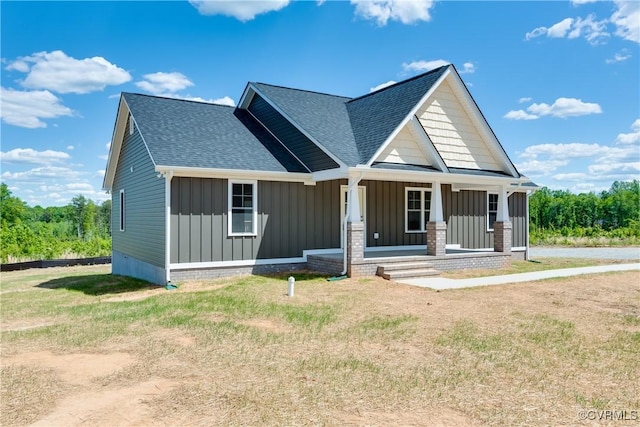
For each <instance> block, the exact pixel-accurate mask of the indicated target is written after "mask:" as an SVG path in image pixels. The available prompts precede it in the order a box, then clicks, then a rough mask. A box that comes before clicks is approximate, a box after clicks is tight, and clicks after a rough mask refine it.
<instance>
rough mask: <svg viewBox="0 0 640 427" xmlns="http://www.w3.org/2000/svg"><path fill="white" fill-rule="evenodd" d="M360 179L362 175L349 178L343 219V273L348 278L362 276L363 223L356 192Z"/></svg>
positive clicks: (358, 195)
mask: <svg viewBox="0 0 640 427" xmlns="http://www.w3.org/2000/svg"><path fill="white" fill-rule="evenodd" d="M361 179H362V175H360V177H358V178H355V177H349V186H348V187H347V212H346V215H345V219H344V225H345V227H344V236H345V239H346V241H345V242H344V246H343V247H344V257H345V268H344V271H345V272H346V274H347V275H348V276H349V277H355V276H359V275H361V274H362V272H361V271H360V270H359V266H360V265H361V264H362V261H363V260H364V223H363V222H362V213H361V212H360V194H359V192H358V183H359V182H360V180H361ZM343 274H344V273H343Z"/></svg>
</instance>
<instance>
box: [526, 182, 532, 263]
mask: <svg viewBox="0 0 640 427" xmlns="http://www.w3.org/2000/svg"><path fill="white" fill-rule="evenodd" d="M531 194H532V191H531V190H527V203H526V206H525V216H526V217H527V221H526V223H527V226H526V234H527V235H526V237H525V239H524V260H525V261H529V221H530V220H531V219H530V218H529V196H531Z"/></svg>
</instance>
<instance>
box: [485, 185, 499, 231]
mask: <svg viewBox="0 0 640 427" xmlns="http://www.w3.org/2000/svg"><path fill="white" fill-rule="evenodd" d="M490 195H491V196H494V195H495V196H497V197H498V199H500V194H498V193H497V192H493V191H487V212H486V215H487V231H493V227H490V224H489V213H490V212H491V211H490V210H489V196H490ZM498 209H500V203H499V200H496V221H497V220H498Z"/></svg>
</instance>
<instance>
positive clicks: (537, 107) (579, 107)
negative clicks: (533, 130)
mask: <svg viewBox="0 0 640 427" xmlns="http://www.w3.org/2000/svg"><path fill="white" fill-rule="evenodd" d="M527 111H529V112H530V113H532V114H535V115H538V116H553V117H561V118H565V117H575V116H584V115H587V114H600V113H602V108H600V106H599V105H598V104H594V103H591V102H582V100H581V99H576V98H558V99H556V100H555V102H554V103H553V104H551V105H549V104H545V103H542V104H531V105H530V106H529V107H528V108H527Z"/></svg>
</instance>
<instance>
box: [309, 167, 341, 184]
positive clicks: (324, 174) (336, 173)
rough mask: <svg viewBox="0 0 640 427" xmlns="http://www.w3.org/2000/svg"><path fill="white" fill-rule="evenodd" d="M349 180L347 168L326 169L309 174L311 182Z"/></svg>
mask: <svg viewBox="0 0 640 427" xmlns="http://www.w3.org/2000/svg"><path fill="white" fill-rule="evenodd" d="M348 178H349V168H347V167H339V168H334V169H327V170H323V171H318V172H313V173H312V174H311V179H313V181H314V182H315V181H332V180H334V179H348Z"/></svg>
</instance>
